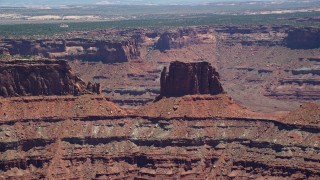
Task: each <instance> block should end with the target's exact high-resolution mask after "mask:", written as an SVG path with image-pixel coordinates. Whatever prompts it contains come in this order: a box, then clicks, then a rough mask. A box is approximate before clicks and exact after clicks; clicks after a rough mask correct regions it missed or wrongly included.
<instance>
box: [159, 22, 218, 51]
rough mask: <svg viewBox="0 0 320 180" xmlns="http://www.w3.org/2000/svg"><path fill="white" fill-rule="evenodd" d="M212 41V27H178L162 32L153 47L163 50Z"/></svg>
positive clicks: (213, 38) (213, 39)
mask: <svg viewBox="0 0 320 180" xmlns="http://www.w3.org/2000/svg"><path fill="white" fill-rule="evenodd" d="M213 41H215V36H214V33H213V29H212V28H210V27H208V26H203V27H202V26H201V27H190V28H180V29H175V30H171V31H166V32H163V33H162V34H161V35H160V37H159V39H158V41H157V42H156V43H155V45H154V47H155V49H158V50H160V51H162V52H163V51H166V50H170V49H179V48H183V47H187V46H190V45H193V44H202V43H207V42H213Z"/></svg>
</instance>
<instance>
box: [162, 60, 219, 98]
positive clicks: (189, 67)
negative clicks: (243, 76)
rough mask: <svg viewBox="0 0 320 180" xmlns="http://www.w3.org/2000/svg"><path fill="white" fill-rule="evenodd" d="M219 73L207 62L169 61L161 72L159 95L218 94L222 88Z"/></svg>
mask: <svg viewBox="0 0 320 180" xmlns="http://www.w3.org/2000/svg"><path fill="white" fill-rule="evenodd" d="M219 79H220V76H219V73H218V72H217V71H216V70H215V68H213V67H212V66H211V65H210V64H209V63H208V62H197V63H183V62H179V61H174V62H171V63H170V67H169V72H167V68H166V67H165V68H164V69H163V71H162V73H161V79H160V81H161V82H160V83H161V90H160V96H164V97H178V96H184V95H188V94H190V95H191V94H212V95H216V94H220V93H223V92H224V91H223V88H222V86H221V83H220V81H219Z"/></svg>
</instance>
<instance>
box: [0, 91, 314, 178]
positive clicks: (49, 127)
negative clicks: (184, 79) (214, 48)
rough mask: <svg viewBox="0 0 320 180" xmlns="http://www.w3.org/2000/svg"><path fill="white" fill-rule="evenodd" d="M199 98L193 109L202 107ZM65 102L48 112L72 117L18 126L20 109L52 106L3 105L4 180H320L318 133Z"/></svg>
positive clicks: (26, 119)
mask: <svg viewBox="0 0 320 180" xmlns="http://www.w3.org/2000/svg"><path fill="white" fill-rule="evenodd" d="M200 97H201V96H198V98H197V95H194V96H193V99H194V100H192V101H191V102H193V103H194V104H197V103H199V102H198V101H205V99H203V98H200ZM63 98H64V97H57V99H56V100H54V99H53V98H51V100H50V101H49V104H50V106H51V105H53V106H54V107H56V109H60V108H68V109H70V110H71V109H72V108H75V109H77V111H76V112H75V113H72V112H73V111H72V110H71V111H70V113H69V111H68V113H67V114H66V116H61V114H59V113H56V114H54V113H53V114H41V113H39V114H38V115H37V116H35V114H34V115H33V114H32V112H29V113H26V114H24V116H20V117H19V118H16V117H15V116H14V115H15V114H21V113H18V110H17V109H16V108H15V107H16V105H20V106H26V107H27V106H28V107H29V108H34V107H37V108H40V109H43V110H45V109H47V108H46V106H39V103H40V104H41V103H44V105H45V104H47V103H48V101H46V100H39V98H36V99H37V100H36V99H34V101H32V100H31V99H29V100H23V99H21V101H20V103H19V104H17V102H16V101H17V100H18V99H19V98H18V99H17V98H9V99H6V102H5V103H4V102H2V105H1V108H0V114H1V117H0V118H1V121H0V130H1V131H0V178H4V179H10V178H12V179H17V178H25V179H62V178H69V179H107V178H111V179H121V178H122V179H123V178H124V179H134V178H136V179H155V178H157V179H175V178H176V179H219V178H220V179H237V178H242V179H258V178H260V179H262V178H264V179H272V178H274V179H319V178H320V174H319V172H320V163H319V162H320V156H319V153H320V147H319V143H318V142H319V126H316V125H309V124H300V125H294V124H285V123H282V122H279V121H275V120H273V119H261V118H250V117H243V116H238V117H228V116H219V117H218V116H214V115H213V116H210V117H209V116H207V117H205V116H203V117H196V116H188V117H158V116H144V115H126V114H125V113H123V112H122V111H121V110H120V109H118V108H116V106H114V105H112V103H110V102H108V101H106V100H105V99H101V98H98V99H97V98H92V97H89V99H88V98H87V99H82V98H83V97H82V96H80V97H71V99H69V100H68V101H65V100H63ZM69 98H70V97H69ZM90 98H91V100H90ZM27 99H28V98H27ZM59 99H60V100H59ZM81 99H82V100H81ZM82 101H83V102H82ZM81 102H82V103H84V102H86V103H84V104H82V103H81ZM79 103H80V104H79ZM211 103H214V101H212V102H211ZM5 105H6V106H5ZM66 105H67V106H66ZM79 106H80V107H79ZM97 107H98V108H99V110H97V111H90V109H91V110H94V109H97ZM8 108H9V109H11V113H8V114H5V113H6V112H7V111H8V110H9V109H8ZM88 108H89V109H88ZM40 109H38V110H37V111H33V112H36V113H38V112H42V110H40ZM35 117H37V118H35Z"/></svg>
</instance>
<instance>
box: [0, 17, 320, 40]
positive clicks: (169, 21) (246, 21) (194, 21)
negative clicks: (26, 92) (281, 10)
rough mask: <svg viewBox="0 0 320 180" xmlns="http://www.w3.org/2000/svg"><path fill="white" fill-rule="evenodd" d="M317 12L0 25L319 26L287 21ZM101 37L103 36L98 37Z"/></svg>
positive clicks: (38, 30)
mask: <svg viewBox="0 0 320 180" xmlns="http://www.w3.org/2000/svg"><path fill="white" fill-rule="evenodd" d="M317 16H320V12H303V13H287V14H264V15H261V14H260V15H218V14H196V15H194V14H193V15H186V16H178V15H174V16H173V17H171V18H168V17H166V15H156V16H155V15H154V16H150V19H133V20H119V21H100V22H77V23H75V22H73V23H67V24H68V26H69V27H68V28H61V27H60V23H50V24H12V25H0V32H1V33H0V36H2V37H21V36H49V37H50V36H55V35H57V34H64V35H65V36H68V35H67V32H73V31H90V30H96V29H111V28H115V29H125V28H167V27H168V28H170V27H179V26H196V25H293V26H298V27H299V26H301V27H305V26H312V27H320V23H319V22H317V21H296V20H290V19H292V18H299V17H317ZM98 38H102V37H98Z"/></svg>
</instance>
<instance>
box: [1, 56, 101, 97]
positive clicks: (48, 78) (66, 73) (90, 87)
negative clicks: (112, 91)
mask: <svg viewBox="0 0 320 180" xmlns="http://www.w3.org/2000/svg"><path fill="white" fill-rule="evenodd" d="M87 93H98V94H99V93H100V85H99V84H92V83H90V82H89V83H88V84H86V83H85V82H83V81H82V80H81V79H80V78H78V77H77V76H75V75H73V74H72V73H71V68H70V67H69V65H68V64H67V62H66V61H63V60H59V61H49V60H37V61H29V60H16V61H8V62H4V61H2V62H0V96H3V97H9V96H40V95H46V96H48V95H81V94H87Z"/></svg>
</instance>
